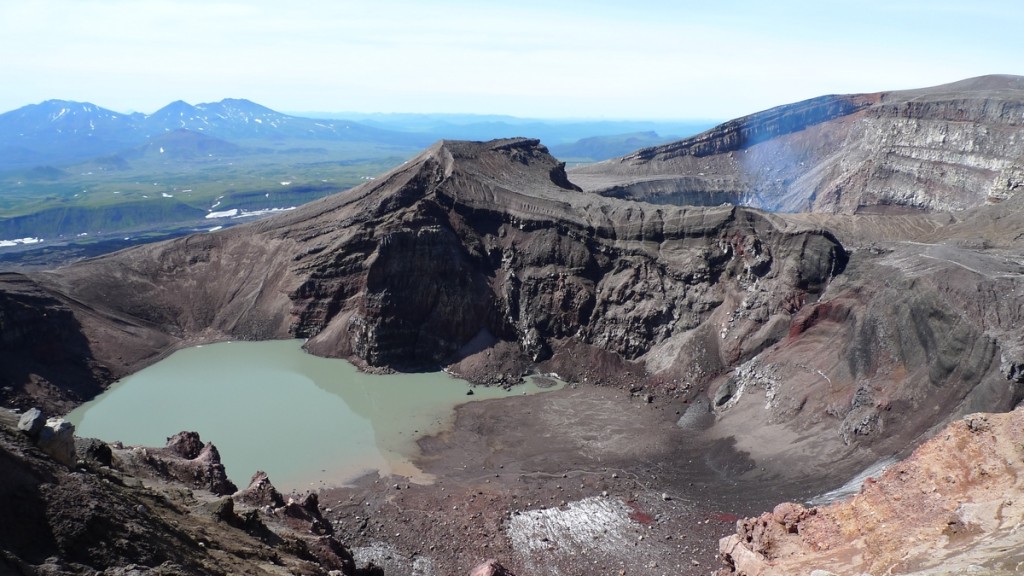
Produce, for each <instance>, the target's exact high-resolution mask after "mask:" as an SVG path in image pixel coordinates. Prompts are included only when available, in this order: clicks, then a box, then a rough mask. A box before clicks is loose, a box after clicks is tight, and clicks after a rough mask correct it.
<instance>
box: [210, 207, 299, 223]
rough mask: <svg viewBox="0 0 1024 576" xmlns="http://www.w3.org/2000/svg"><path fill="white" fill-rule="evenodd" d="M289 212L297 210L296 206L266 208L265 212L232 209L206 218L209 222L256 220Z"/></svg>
mask: <svg viewBox="0 0 1024 576" xmlns="http://www.w3.org/2000/svg"><path fill="white" fill-rule="evenodd" d="M288 210H295V206H289V207H287V208H266V209H264V210H241V209H238V208H232V209H231V210H222V211H220V212H210V213H209V214H207V215H206V218H207V219H208V220H211V219H214V218H255V217H256V216H265V215H267V214H273V213H275V212H287V211H288Z"/></svg>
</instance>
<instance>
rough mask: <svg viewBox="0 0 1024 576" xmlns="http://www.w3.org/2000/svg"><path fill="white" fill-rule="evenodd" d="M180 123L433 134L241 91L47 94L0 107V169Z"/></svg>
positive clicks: (142, 137) (130, 141)
mask: <svg viewBox="0 0 1024 576" xmlns="http://www.w3.org/2000/svg"><path fill="white" fill-rule="evenodd" d="M180 130H188V131H191V132H195V133H198V134H203V135H205V136H208V137H211V138H217V139H221V140H227V141H231V142H243V143H244V142H247V141H248V142H259V143H265V142H267V141H271V142H272V141H295V140H299V141H301V140H316V141H339V142H360V143H370V144H377V145H380V144H383V145H394V146H400V147H404V148H420V147H423V146H426V145H429V144H430V143H431V142H432V141H433V140H434V138H432V137H431V136H430V135H424V134H417V133H408V132H399V131H395V130H387V129H382V128H375V127H372V126H366V125H363V124H359V123H357V122H351V121H348V120H317V119H312V118H302V117H298V116H289V115H287V114H282V113H280V112H275V111H273V110H271V109H269V108H267V107H265V106H261V105H259V104H256V103H255V102H251V101H249V100H244V99H225V100H221V101H220V102H214V103H207V104H197V105H194V106H193V105H191V104H188V103H187V102H183V101H181V100H178V101H175V102H172V103H170V104H168V105H167V106H164V107H163V108H161V109H159V110H157V111H156V112H154V113H152V114H141V113H133V114H122V113H119V112H114V111H113V110H108V109H106V108H102V107H100V106H96V105H95V104H91V103H88V102H72V101H67V100H47V101H45V102H42V103H40V104H32V105H29V106H24V107H22V108H19V109H17V110H13V111H11V112H7V113H4V114H0V169H10V168H19V167H29V166H35V165H39V164H56V165H60V164H68V163H73V162H80V161H84V160H88V159H90V158H95V157H97V156H102V155H105V154H112V153H116V152H120V151H123V150H126V149H130V148H135V147H138V146H142V145H145V144H146V143H147V142H149V141H150V140H152V139H154V138H158V137H160V136H162V135H164V134H168V133H172V132H175V131H180Z"/></svg>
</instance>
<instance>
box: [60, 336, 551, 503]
mask: <svg viewBox="0 0 1024 576" xmlns="http://www.w3.org/2000/svg"><path fill="white" fill-rule="evenodd" d="M301 346H302V341H300V340H280V341H269V342H224V343H219V344H210V345H206V346H197V347H195V348H188V349H184V350H179V351H177V352H174V353H173V354H171V355H170V356H168V357H167V358H166V359H164V360H162V361H160V362H158V363H157V364H154V365H153V366H150V367H148V368H146V369H144V370H142V371H140V372H138V373H136V374H133V375H131V376H129V377H127V378H124V379H122V380H120V381H118V382H117V383H115V384H114V385H112V386H111V387H110V389H108V390H107V391H106V392H104V393H103V394H101V395H100V396H98V397H97V398H96V399H94V400H92V401H91V402H88V403H86V404H83V405H82V406H80V407H78V408H77V409H75V410H74V411H72V412H71V413H70V414H68V416H67V418H66V419H67V420H69V421H71V422H72V423H73V424H74V425H75V427H76V434H77V435H79V436H82V437H92V438H99V439H101V440H105V441H108V442H113V441H115V440H120V441H121V442H123V443H125V444H129V445H143V446H163V445H164V444H165V443H166V441H167V438H168V437H169V436H172V435H174V434H176V433H178V432H180V431H182V430H194V431H196V432H199V434H200V436H201V437H202V439H203V441H205V442H210V441H212V442H213V443H214V444H216V446H217V448H218V450H219V451H220V454H221V459H222V461H223V462H224V466H225V468H226V469H227V473H228V477H230V478H231V480H232V481H234V482H235V483H236V484H238V485H239V487H240V488H244V487H245V486H246V485H247V484H248V482H249V478H250V477H251V476H252V474H253V473H254V472H256V470H264V471H266V472H267V474H269V476H270V480H271V481H272V482H273V483H274V484H275V485H276V486H277V487H278V488H279V489H282V490H286V491H287V490H292V489H295V490H303V489H307V488H320V487H323V486H332V485H341V484H344V483H346V482H350V481H352V480H354V479H356V478H357V477H359V476H362V475H364V474H366V473H368V472H373V471H380V472H381V473H384V474H388V473H396V474H401V475H405V476H408V477H410V478H411V479H413V480H414V481H429V478H428V477H426V476H424V475H423V474H422V473H421V472H420V471H419V470H417V469H416V468H415V466H414V465H413V464H412V463H411V461H410V459H411V458H413V457H415V455H416V453H417V448H416V439H417V438H419V437H420V436H423V435H425V434H429V433H435V432H438V431H441V430H443V429H444V428H445V427H446V426H447V425H449V424H450V422H451V419H452V417H453V415H454V413H453V410H454V407H455V406H456V405H458V404H461V403H464V402H467V401H476V400H485V399H489V398H500V397H506V396H512V395H521V394H523V393H524V392H525V393H534V392H538V391H541V389H540V388H538V387H537V386H536V385H535V384H533V383H530V382H528V383H526V384H522V385H519V386H515V387H513V389H512V390H511V391H506V390H503V389H501V388H493V387H482V386H477V387H474V388H473V391H474V394H473V395H472V396H467V395H466V392H467V391H468V390H469V389H470V387H471V386H470V385H469V384H468V383H467V382H465V381H462V380H458V379H455V378H452V377H450V376H449V375H447V374H445V373H443V372H434V373H422V374H395V375H386V376H381V375H370V374H364V373H362V372H359V371H358V370H356V368H355V367H354V366H352V365H351V364H349V363H348V362H345V361H344V360H334V359H325V358H319V357H316V356H313V355H311V354H306V353H305V352H304V351H303V350H302V347H301Z"/></svg>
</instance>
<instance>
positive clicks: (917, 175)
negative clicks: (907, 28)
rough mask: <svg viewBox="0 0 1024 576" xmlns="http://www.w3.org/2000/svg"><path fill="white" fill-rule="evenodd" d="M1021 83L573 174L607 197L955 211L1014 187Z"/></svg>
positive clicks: (698, 142) (821, 118) (829, 101)
mask: <svg viewBox="0 0 1024 576" xmlns="http://www.w3.org/2000/svg"><path fill="white" fill-rule="evenodd" d="M1022 134H1024V78H1021V77H1016V76H986V77H981V78H975V79H971V80H965V81H962V82H957V83H953V84H948V85H944V86H937V87H935V88H929V89H922V90H908V91H898V92H884V93H877V94H860V95H852V96H826V97H822V98H816V99H813V100H808V101H806V102H801V103H798V104H792V105H788V106H781V107H779V108H773V109H771V110H767V111H765V112H760V113H758V114H753V115H751V116H747V117H744V118H740V119H738V120H733V121H731V122H727V123H725V124H722V125H721V126H718V127H716V128H714V129H712V130H710V131H708V132H705V133H704V134H701V135H698V136H695V137H693V138H690V139H687V140H683V141H681V142H677V143H672V144H666V145H663V146H659V147H655V148H648V149H645V150H641V151H639V152H636V153H634V154H631V155H628V156H625V157H623V158H621V159H618V160H610V161H606V162H602V163H599V164H595V165H592V166H588V167H583V168H580V169H578V170H576V171H574V173H573V175H572V177H573V179H574V181H576V182H577V183H579V184H581V185H582V186H583V187H584V188H585V189H587V190H591V191H594V192H598V193H600V194H603V195H609V196H615V197H622V198H634V199H640V200H646V201H650V202H657V203H672V204H708V203H712V202H714V203H719V202H728V203H732V204H741V205H747V206H756V207H759V208H763V209H767V210H773V211H778V210H781V211H788V212H794V211H819V212H829V213H846V214H852V213H861V212H871V211H875V212H878V211H887V212H891V211H893V210H896V209H903V210H963V209H966V208H970V207H973V206H979V205H983V204H985V203H987V202H998V201H1000V200H1003V199H1005V198H1006V197H1007V196H1008V195H1010V194H1013V193H1014V191H1015V190H1018V189H1019V188H1020V187H1021V185H1022V181H1021V167H1022V165H1024V136H1022Z"/></svg>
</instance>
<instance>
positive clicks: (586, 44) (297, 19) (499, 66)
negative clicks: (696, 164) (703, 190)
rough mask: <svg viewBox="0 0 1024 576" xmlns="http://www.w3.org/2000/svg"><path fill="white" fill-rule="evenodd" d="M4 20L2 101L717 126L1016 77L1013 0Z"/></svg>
mask: <svg viewBox="0 0 1024 576" xmlns="http://www.w3.org/2000/svg"><path fill="white" fill-rule="evenodd" d="M3 15H4V17H3V19H0V35H2V37H3V40H2V41H0V72H2V73H3V76H4V78H5V90H4V91H3V92H2V93H0V110H14V109H17V108H20V107H22V106H25V105H29V104H35V103H38V102H41V101H44V100H48V99H64V100H74V101H84V102H91V103H93V104H96V105H97V106H102V107H104V108H108V109H111V110H115V111H118V112H123V113H127V112H131V111H140V112H143V113H152V112H154V111H156V110H157V109H159V108H160V107H162V106H164V105H166V104H168V103H170V102H172V101H174V100H179V99H180V100H185V101H187V102H190V103H192V104H196V103H200V102H216V101H219V100H221V99H223V98H229V97H233V98H246V99H249V100H252V101H254V102H257V103H259V104H262V105H264V106H267V107H269V108H272V109H274V110H279V111H292V113H294V112H295V111H300V112H302V113H316V112H320V113H338V112H349V113H352V112H355V113H361V114H374V113H384V114H387V113H395V114H404V113H409V114H474V115H505V116H513V117H517V118H531V119H582V120H651V119H656V120H693V119H728V118H735V117H738V116H743V115H746V114H750V113H753V112H757V111H759V110H764V109H767V108H771V107H773V106H777V105H781V104H786V103H790V102H795V101H799V100H804V99H807V98H812V97H815V96H820V95H823V94H837V93H838V94H842V93H853V92H875V91H884V90H898V89H905V88H920V87H926V86H933V85H938V84H944V83H948V82H954V81H957V80H961V79H964V78H969V77H973V76H980V75H985V74H1018V75H1021V74H1024V63H1022V62H1021V61H1020V59H1019V54H1021V53H1024V37H1022V36H1021V35H1017V34H1013V30H1016V29H1019V28H1020V27H1022V26H1024V7H1022V6H1021V5H1019V3H1015V2H1010V1H1008V0H979V1H976V2H972V3H970V4H963V3H960V2H948V1H946V2H943V1H939V2H924V1H919V0H915V1H905V2H883V1H880V0H879V1H875V0H869V1H865V2H861V3H858V4H856V5H850V4H844V5H842V6H835V7H832V6H829V5H823V4H821V3H812V2H803V1H796V0H790V1H782V2H777V3H773V4H771V5H766V4H763V3H758V2H752V1H749V0H738V1H735V2H729V3H714V4H709V3H705V4H699V5H682V3H672V2H665V1H656V2H652V3H648V4H646V5H644V6H643V7H642V8H641V7H636V6H630V5H622V4H621V3H618V2H616V3H612V2H601V1H598V2H581V1H579V0H570V1H563V2H559V3H557V5H552V4H551V3H545V2H539V1H535V0H523V1H521V2H518V3H516V4H515V5H497V4H492V3H476V2H467V1H465V0H442V1H437V2H431V3H429V5H426V3H417V2H411V1H408V0H378V1H375V2H369V1H362V0H360V1H349V2H327V1H311V2H306V3H292V4H288V5H281V4H280V3H276V2H270V1H269V0H254V1H248V2H243V1H239V0H216V1H213V2H199V1H198V0H133V1H127V0H75V1H73V0H43V1H39V2H9V3H5V5H4V9H3Z"/></svg>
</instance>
